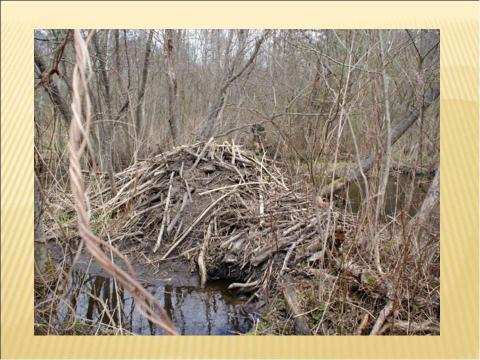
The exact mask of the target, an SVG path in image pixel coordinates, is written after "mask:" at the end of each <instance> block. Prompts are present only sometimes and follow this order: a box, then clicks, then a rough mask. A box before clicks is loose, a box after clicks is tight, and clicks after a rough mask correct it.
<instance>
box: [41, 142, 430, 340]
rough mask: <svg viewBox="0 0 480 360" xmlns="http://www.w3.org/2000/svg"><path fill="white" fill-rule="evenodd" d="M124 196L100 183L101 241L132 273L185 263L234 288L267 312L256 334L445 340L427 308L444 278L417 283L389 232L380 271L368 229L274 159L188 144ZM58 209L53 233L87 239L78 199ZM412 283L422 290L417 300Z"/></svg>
mask: <svg viewBox="0 0 480 360" xmlns="http://www.w3.org/2000/svg"><path fill="white" fill-rule="evenodd" d="M115 186H116V189H117V192H116V195H115V196H112V195H111V189H110V183H109V182H108V181H106V178H101V179H100V181H94V182H92V184H91V188H90V190H89V199H90V207H91V219H92V228H93V229H94V231H96V232H97V233H98V234H99V235H100V236H105V237H107V232H108V238H109V241H111V243H112V244H113V245H114V246H115V247H117V248H118V249H119V250H120V251H121V252H122V253H123V254H125V255H126V256H127V257H128V259H129V260H130V262H131V263H132V264H134V265H135V264H136V265H141V266H143V267H148V268H149V269H151V270H150V271H151V273H152V274H155V272H156V271H157V270H158V269H159V268H160V267H162V266H163V269H164V268H165V265H166V264H179V263H184V264H185V271H189V272H198V274H199V284H198V287H200V288H202V287H205V285H206V284H207V283H208V282H210V281H212V280H224V281H228V290H229V291H230V293H233V294H234V296H238V297H242V298H243V299H244V301H243V303H242V309H243V311H244V314H245V312H247V313H253V314H256V316H250V317H249V321H250V326H249V328H250V330H249V332H250V333H254V334H297V335H312V334H315V335H329V334H357V335H360V334H369V333H374V334H406V333H416V334H437V333H438V331H439V328H438V323H437V321H438V314H437V313H436V311H438V309H435V308H432V307H430V306H428V304H431V303H432V302H435V303H438V293H435V292H431V290H432V289H431V288H430V287H429V286H431V287H435V286H438V282H437V283H436V284H437V285H435V279H437V281H438V274H435V272H436V271H437V272H438V269H436V270H435V269H434V268H429V269H425V271H426V272H428V274H427V275H426V276H425V277H423V278H422V277H419V276H417V275H415V271H416V269H415V263H414V262H413V260H412V259H410V258H408V257H398V255H396V252H397V251H400V250H401V247H402V244H401V242H400V243H399V244H397V243H396V240H395V239H394V237H393V235H392V234H391V233H390V234H389V233H388V231H385V229H384V230H383V231H382V232H381V233H380V235H381V236H382V237H383V241H385V242H387V243H388V244H389V247H387V249H384V250H382V251H384V252H383V253H382V259H383V263H384V264H385V266H387V267H388V268H385V269H384V271H385V272H384V273H383V274H381V273H379V272H378V271H377V268H376V266H375V264H374V263H373V261H371V260H370V259H371V256H368V255H367V251H368V249H367V248H366V247H365V241H364V238H365V236H368V233H367V232H366V231H362V230H361V229H362V226H361V221H362V219H359V218H357V215H355V214H353V213H350V212H348V211H346V210H345V209H342V208H339V207H337V206H336V205H334V204H333V203H332V204H331V203H329V202H328V199H322V201H320V202H319V201H313V200H314V199H313V196H312V194H311V193H309V191H308V188H307V187H306V186H305V185H302V184H299V183H296V184H295V183H292V182H290V181H289V180H288V179H287V178H285V177H284V176H283V175H282V171H281V170H280V169H279V168H278V167H277V164H276V163H275V162H274V161H272V160H269V159H267V158H266V157H264V156H263V157H262V156H256V155H255V154H254V153H252V152H250V151H247V150H245V149H244V148H243V147H241V146H237V145H235V144H231V143H228V142H223V143H217V142H214V141H209V142H206V143H205V142H201V143H196V144H194V145H188V146H187V145H185V146H180V147H176V148H174V149H173V150H171V151H169V152H166V153H162V154H158V155H156V156H153V157H151V158H148V159H145V160H142V161H138V162H137V163H135V164H134V165H133V166H131V167H129V168H127V169H125V170H124V171H121V172H119V173H116V174H115ZM317 200H319V199H317ZM56 202H57V204H58V205H59V204H64V205H61V206H57V209H58V211H59V212H60V211H61V212H62V214H63V215H62V216H64V217H66V218H68V219H69V220H68V221H67V222H66V223H64V224H63V225H62V226H61V228H59V227H58V226H57V225H56V224H54V223H52V224H50V225H51V226H49V227H51V229H52V233H54V234H56V235H55V236H56V237H62V236H67V239H64V240H68V237H71V238H72V237H73V238H78V235H77V233H76V229H75V226H76V221H75V214H74V210H73V208H72V207H71V205H70V209H71V210H70V211H69V213H68V214H65V207H68V205H66V204H69V199H67V198H58V197H57V199H56ZM57 215H58V214H57ZM62 234H63V235H62ZM394 255H395V257H396V260H395V261H394V260H389V258H391V257H392V256H394ZM397 260H399V261H397ZM168 266H169V265H167V268H168ZM400 266H401V269H402V270H401V271H402V272H401V273H399V270H398V269H399V268H400ZM437 266H438V263H437ZM405 279H411V280H412V281H414V282H415V289H414V290H415V291H416V294H415V296H413V295H414V294H412V293H410V292H409V291H410V289H409V288H408V287H405V288H404V285H403V284H404V283H405ZM424 281H432V282H433V283H431V284H430V285H429V286H425V284H423V282H424ZM407 290H408V291H407ZM187 321H188V320H187Z"/></svg>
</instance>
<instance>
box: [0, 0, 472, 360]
mask: <svg viewBox="0 0 480 360" xmlns="http://www.w3.org/2000/svg"><path fill="white" fill-rule="evenodd" d="M478 10H479V6H478V3H477V2H388V3H387V2H369V3H362V2H340V3H329V2H323V3H316V2H295V3H292V2H277V3H275V2H243V3H224V2H207V3H204V4H202V5H201V4H200V3H199V2H177V3H175V2H168V3H167V2H166V3H154V2H142V3H140V2H135V3H130V2H118V3H117V2H89V3H84V2H72V3H64V2H32V3H29V2H19V3H15V2H2V15H1V20H2V31H1V38H2V43H1V55H2V58H1V65H2V70H1V72H2V76H1V86H2V99H1V105H2V112H1V115H2V120H1V135H2V137H1V171H2V173H1V174H2V179H1V210H2V213H1V225H2V227H1V237H2V238H1V246H2V254H1V281H2V291H1V316H2V324H1V326H2V329H1V330H2V334H1V336H2V348H1V350H2V356H3V357H9V358H12V357H22V358H27V357H38V358H54V357H69V358H71V357H83V358H87V357H98V358H106V357H122V358H126V357H136V358H154V357H155V358H158V357H172V358H181V357H189V358H199V357H222V358H233V357H272V358H282V357H294V358H301V357H304V358H312V357H326V358H333V357H355V358H361V357H381V358H385V357H396V358H406V357H415V358H427V357H432V358H439V357H456V358H466V357H470V358H471V357H474V358H477V357H478V323H479V322H478V315H479V314H478V289H479V288H478V215H479V213H478V92H477V91H478V58H479V52H478V50H479V49H478ZM165 27H167V28H168V27H170V28H439V29H440V30H441V169H442V170H441V254H442V257H441V301H442V307H441V336H436V337H372V338H368V337H362V338H360V337H273V336H272V337H258V338H255V337H177V338H171V337H35V336H34V335H33V29H35V28H165Z"/></svg>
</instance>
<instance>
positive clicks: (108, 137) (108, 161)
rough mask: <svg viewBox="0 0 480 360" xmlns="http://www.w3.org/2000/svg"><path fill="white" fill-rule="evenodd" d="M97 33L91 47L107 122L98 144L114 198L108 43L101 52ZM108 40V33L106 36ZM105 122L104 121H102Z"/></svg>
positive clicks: (112, 127)
mask: <svg viewBox="0 0 480 360" xmlns="http://www.w3.org/2000/svg"><path fill="white" fill-rule="evenodd" d="M98 34H99V33H98V32H97V33H96V34H95V36H94V37H93V46H94V48H95V52H96V53H97V56H98V59H99V62H98V63H99V68H100V75H101V78H102V85H103V90H104V91H103V97H104V98H105V105H106V107H107V119H106V120H107V121H104V122H103V126H102V128H103V130H104V131H103V138H102V139H101V141H100V143H101V145H102V153H103V156H104V160H105V167H106V170H107V172H108V178H109V181H110V188H111V189H112V195H113V196H115V195H116V193H117V188H116V185H115V179H114V174H113V173H114V171H113V160H112V159H113V140H114V133H113V131H114V123H113V121H114V119H113V115H112V97H111V94H110V81H109V78H108V74H107V68H106V66H105V63H106V61H107V59H106V53H107V49H108V41H106V42H105V51H104V52H102V51H101V50H100V46H99V45H98ZM106 36H107V40H108V33H107V34H106ZM103 120H105V119H103Z"/></svg>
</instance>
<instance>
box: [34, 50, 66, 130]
mask: <svg viewBox="0 0 480 360" xmlns="http://www.w3.org/2000/svg"><path fill="white" fill-rule="evenodd" d="M34 62H35V65H36V66H37V68H38V71H39V72H40V76H41V77H42V78H43V79H45V80H46V81H44V83H43V87H44V88H45V90H46V91H47V93H48V95H49V97H50V100H52V103H53V104H54V105H55V107H56V108H57V109H58V111H59V112H60V114H61V115H62V118H63V120H64V121H65V124H66V125H67V128H68V127H69V126H70V120H71V118H72V112H71V111H70V106H69V105H68V103H67V102H66V101H65V99H64V98H63V97H61V96H60V91H59V90H58V87H57V85H56V84H55V83H54V82H53V81H52V79H51V78H50V76H48V74H47V71H48V70H47V66H46V65H45V63H44V62H43V61H42V59H41V58H40V54H39V52H38V50H37V47H36V46H35V48H34Z"/></svg>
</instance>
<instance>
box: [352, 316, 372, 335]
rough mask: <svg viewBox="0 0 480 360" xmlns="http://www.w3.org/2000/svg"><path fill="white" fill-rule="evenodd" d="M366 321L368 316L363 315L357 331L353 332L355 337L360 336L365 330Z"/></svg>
mask: <svg viewBox="0 0 480 360" xmlns="http://www.w3.org/2000/svg"><path fill="white" fill-rule="evenodd" d="M368 319H369V315H368V314H365V316H364V317H363V318H362V322H361V323H360V325H359V326H358V328H357V330H356V331H355V335H362V332H363V330H365V328H366V327H367V325H368Z"/></svg>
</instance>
